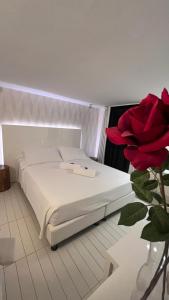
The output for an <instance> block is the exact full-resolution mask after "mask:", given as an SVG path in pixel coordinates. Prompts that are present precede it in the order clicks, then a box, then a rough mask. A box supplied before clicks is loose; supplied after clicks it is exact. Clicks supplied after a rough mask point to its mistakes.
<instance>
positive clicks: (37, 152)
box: [23, 147, 62, 166]
mask: <svg viewBox="0 0 169 300" xmlns="http://www.w3.org/2000/svg"><path fill="white" fill-rule="evenodd" d="M23 153H24V159H25V162H26V165H27V166H28V165H34V164H39V163H45V162H61V161H62V158H61V156H60V154H59V152H58V151H57V150H56V148H54V147H53V148H52V147H50V148H49V147H33V148H29V149H26V150H24V151H23Z"/></svg>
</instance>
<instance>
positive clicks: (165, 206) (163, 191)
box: [159, 171, 167, 211]
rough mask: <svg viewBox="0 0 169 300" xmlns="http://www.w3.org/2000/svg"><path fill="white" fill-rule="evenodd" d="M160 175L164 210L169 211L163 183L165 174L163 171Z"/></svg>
mask: <svg viewBox="0 0 169 300" xmlns="http://www.w3.org/2000/svg"><path fill="white" fill-rule="evenodd" d="M159 174H160V192H161V196H162V198H163V200H164V209H165V211H167V204H166V196H165V189H164V182H163V173H162V171H160V172H159Z"/></svg>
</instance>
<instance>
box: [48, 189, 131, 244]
mask: <svg viewBox="0 0 169 300" xmlns="http://www.w3.org/2000/svg"><path fill="white" fill-rule="evenodd" d="M134 199H135V195H134V193H133V192H132V193H130V194H128V195H126V196H123V197H121V198H119V199H117V200H116V201H113V202H112V203H110V204H108V205H106V206H104V207H101V208H99V209H97V210H95V211H93V212H91V213H89V214H87V215H84V216H80V217H78V218H75V219H73V220H70V221H67V222H64V223H62V224H60V225H57V226H53V225H51V224H48V226H47V230H46V238H47V240H48V242H49V244H50V246H51V250H56V249H57V245H58V243H60V242H62V241H63V240H65V239H67V238H69V237H71V236H72V235H74V234H76V233H78V232H80V231H82V230H83V229H85V228H87V227H89V226H90V225H93V224H95V223H97V222H99V221H100V220H102V219H105V218H106V217H107V216H108V215H110V214H111V213H113V212H115V211H117V210H119V209H120V208H122V207H123V206H124V205H126V204H127V203H129V202H132V201H134Z"/></svg>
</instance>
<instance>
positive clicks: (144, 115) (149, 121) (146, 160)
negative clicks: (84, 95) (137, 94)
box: [106, 89, 169, 170]
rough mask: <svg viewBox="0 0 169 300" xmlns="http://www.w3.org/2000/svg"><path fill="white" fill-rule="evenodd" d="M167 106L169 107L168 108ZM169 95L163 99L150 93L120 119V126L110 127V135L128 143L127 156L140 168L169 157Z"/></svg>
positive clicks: (163, 96)
mask: <svg viewBox="0 0 169 300" xmlns="http://www.w3.org/2000/svg"><path fill="white" fill-rule="evenodd" d="M166 107H167V108H166ZM167 110H168V112H169V95H168V92H167V90H166V89H164V90H163V92H162V100H160V99H159V98H158V97H156V96H154V95H152V94H149V95H148V96H147V97H146V98H145V99H144V100H142V101H141V102H140V104H139V105H138V106H136V107H134V108H131V109H129V110H128V111H127V112H125V113H124V114H123V115H122V116H121V118H120V119H119V122H118V126H117V127H112V128H107V129H106V133H107V137H108V139H109V140H110V141H111V142H112V143H114V144H117V145H121V144H126V145H127V147H126V148H125V150H124V155H125V157H126V158H127V159H128V160H129V161H130V162H131V163H132V165H133V166H134V167H135V168H136V169H138V170H145V169H147V168H149V167H160V166H161V165H162V163H163V162H164V161H165V160H166V159H167V156H168V151H167V149H165V147H166V146H169V114H168V113H167Z"/></svg>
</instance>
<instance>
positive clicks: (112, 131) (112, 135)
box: [106, 127, 127, 145]
mask: <svg viewBox="0 0 169 300" xmlns="http://www.w3.org/2000/svg"><path fill="white" fill-rule="evenodd" d="M106 134H107V137H108V139H109V140H110V142H111V143H113V144H117V145H125V144H127V139H126V138H123V137H122V136H121V131H120V130H119V129H118V128H117V127H110V128H106Z"/></svg>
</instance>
